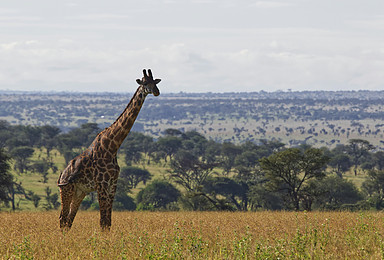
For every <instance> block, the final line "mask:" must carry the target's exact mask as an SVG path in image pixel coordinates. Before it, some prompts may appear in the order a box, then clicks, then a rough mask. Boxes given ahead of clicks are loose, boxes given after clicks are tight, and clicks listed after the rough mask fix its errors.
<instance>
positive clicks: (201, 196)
mask: <svg viewBox="0 0 384 260" xmlns="http://www.w3.org/2000/svg"><path fill="white" fill-rule="evenodd" d="M100 130H101V129H100V128H99V127H98V125H97V124H90V123H87V124H83V125H81V126H80V127H79V128H74V129H72V130H70V131H68V132H65V133H63V132H61V130H60V129H59V128H58V127H56V126H49V125H45V126H23V125H10V124H9V123H7V122H6V121H0V147H1V156H0V160H1V162H0V170H1V171H0V172H1V174H2V176H3V177H4V176H8V178H1V179H0V199H1V200H2V201H3V202H5V204H7V205H10V204H12V207H13V208H15V205H14V199H15V195H17V194H21V195H23V196H24V197H25V198H27V199H30V200H33V201H34V205H35V206H36V207H38V206H39V200H40V199H41V198H40V199H39V196H37V195H36V194H33V193H30V192H28V191H26V190H24V189H23V187H22V184H21V183H17V182H16V181H13V178H12V175H11V174H10V169H9V167H10V164H9V159H8V158H12V159H13V160H14V163H13V165H14V170H15V171H16V172H17V173H18V174H25V173H28V172H35V173H40V174H41V176H42V179H43V181H44V180H46V177H47V175H48V174H51V173H52V172H53V173H55V174H57V175H58V171H59V168H62V167H63V166H64V165H57V163H55V162H54V157H57V156H58V155H57V154H56V155H53V154H52V151H55V153H56V152H57V151H58V152H59V153H60V156H62V157H64V158H65V161H66V162H68V161H69V160H70V159H72V158H73V157H74V156H75V155H77V154H78V153H79V152H80V151H81V150H82V149H84V147H87V146H88V145H89V144H90V143H91V142H92V140H93V139H94V137H95V136H96V134H97V133H98V132H99V131H100ZM36 149H40V150H42V151H45V153H46V155H45V156H44V157H41V158H37V159H36V158H35V159H33V160H32V159H31V158H32V155H33V153H34V151H36ZM118 156H119V158H120V160H123V161H124V163H125V165H122V166H123V167H122V169H121V174H120V178H119V182H118V192H117V195H116V200H115V205H114V207H115V209H120V210H135V209H138V210H180V209H182V210H229V211H248V210H260V209H263V210H314V209H317V210H334V209H351V210H355V209H382V208H384V194H383V188H382V187H384V171H383V170H384V152H382V151H375V150H374V147H373V146H372V145H371V144H370V143H369V142H368V141H366V140H363V139H350V140H349V142H348V144H345V145H338V146H337V147H336V148H334V149H328V148H314V147H311V146H309V145H300V146H297V147H293V148H292V147H291V148H287V147H286V145H285V144H283V143H280V142H278V141H269V140H259V141H258V142H245V143H243V144H234V143H231V142H224V143H220V142H215V141H213V140H209V139H207V138H206V137H205V136H203V135H202V134H200V133H198V132H195V131H187V132H182V131H180V130H177V129H167V130H165V131H164V132H163V135H162V136H161V137H160V138H158V139H157V140H155V139H154V138H153V137H151V136H148V135H144V134H142V133H138V132H131V133H130V134H129V135H128V137H127V138H126V140H125V142H124V143H123V145H122V147H121V149H120V152H119V155H118ZM149 165H150V166H151V168H153V167H154V168H158V169H164V171H163V174H159V173H157V174H156V176H154V174H153V173H151V172H149V171H148V170H146V168H149V167H148V166H149ZM346 173H348V176H357V175H360V176H366V178H365V181H364V182H363V183H362V185H361V187H357V186H356V185H355V184H354V183H353V182H352V181H350V180H349V178H346V176H347V174H346ZM351 173H352V174H351ZM152 179H153V180H152ZM139 184H140V185H142V186H141V187H143V188H142V189H141V190H140V192H138V193H137V196H136V198H134V199H133V198H131V197H130V194H131V193H130V192H131V191H132V189H134V188H138V185H139ZM46 194H47V196H46V200H47V203H46V205H45V208H47V209H50V208H57V207H58V206H59V202H58V195H57V194H56V193H55V194H56V195H55V194H52V193H51V191H50V190H49V189H47V190H46ZM82 207H83V208H84V209H87V208H94V209H96V208H97V202H96V201H95V196H93V195H91V196H88V197H87V198H86V199H85V201H84V202H83V204H82Z"/></svg>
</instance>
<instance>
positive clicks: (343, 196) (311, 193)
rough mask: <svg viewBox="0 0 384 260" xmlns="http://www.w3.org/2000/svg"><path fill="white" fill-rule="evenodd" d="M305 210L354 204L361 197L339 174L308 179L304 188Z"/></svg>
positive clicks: (333, 208) (332, 208)
mask: <svg viewBox="0 0 384 260" xmlns="http://www.w3.org/2000/svg"><path fill="white" fill-rule="evenodd" d="M304 189H305V191H304V194H305V197H304V201H305V202H306V203H303V204H305V205H306V210H311V209H312V204H314V206H315V208H320V209H327V210H336V209H340V208H341V207H342V205H344V204H355V203H357V202H358V201H360V200H361V199H362V196H361V194H360V192H359V190H358V189H357V187H356V186H355V185H354V184H353V183H352V182H351V181H348V180H345V179H342V178H340V177H339V176H332V175H330V176H326V177H325V178H324V179H321V180H318V179H313V180H310V181H309V183H308V185H307V186H306V187H305V188H304Z"/></svg>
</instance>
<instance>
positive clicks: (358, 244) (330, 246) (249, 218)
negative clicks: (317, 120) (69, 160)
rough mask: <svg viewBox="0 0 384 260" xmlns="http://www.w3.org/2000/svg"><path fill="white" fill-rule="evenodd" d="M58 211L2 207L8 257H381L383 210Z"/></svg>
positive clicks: (0, 224) (0, 241)
mask: <svg viewBox="0 0 384 260" xmlns="http://www.w3.org/2000/svg"><path fill="white" fill-rule="evenodd" d="M58 215H59V212H57V211H52V212H20V213H0V256H1V258H2V259H382V258H383V256H384V213H374V212H362V213H350V212H308V213H307V212H300V213H296V212H254V213H251V212H246V213H245V212H244V213H240V212H236V213H230V212H114V213H113V223H112V228H111V231H109V232H101V230H100V228H99V226H98V221H99V215H98V212H79V213H78V215H77V217H76V219H75V222H74V225H73V228H72V229H71V230H70V231H69V232H67V233H63V232H61V231H60V230H59V228H58Z"/></svg>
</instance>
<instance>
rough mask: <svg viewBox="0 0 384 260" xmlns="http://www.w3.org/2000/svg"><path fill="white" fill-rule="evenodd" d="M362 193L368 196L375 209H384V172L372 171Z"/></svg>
mask: <svg viewBox="0 0 384 260" xmlns="http://www.w3.org/2000/svg"><path fill="white" fill-rule="evenodd" d="M361 189H362V191H363V192H364V193H365V194H366V195H367V198H368V199H367V200H368V202H370V204H372V205H373V207H374V208H376V209H378V210H380V209H383V208H384V171H383V170H381V171H379V170H371V171H369V172H368V179H367V180H365V181H364V182H363V184H362V185H361Z"/></svg>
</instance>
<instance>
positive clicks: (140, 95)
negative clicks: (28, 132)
mask: <svg viewBox="0 0 384 260" xmlns="http://www.w3.org/2000/svg"><path fill="white" fill-rule="evenodd" d="M148 72H149V76H148V75H147V74H146V71H145V70H144V77H143V79H142V80H137V82H138V83H139V84H140V86H139V88H138V89H137V91H136V93H135V94H134V96H133V97H132V99H131V101H130V102H129V104H128V105H127V107H126V108H125V110H124V111H123V113H122V114H121V115H120V116H119V117H118V118H117V120H116V121H115V122H114V123H113V124H112V125H111V126H110V127H108V128H106V129H104V130H103V131H102V132H100V133H99V134H98V135H97V136H96V138H95V140H94V141H93V142H92V144H91V145H90V146H89V147H88V148H87V149H86V150H85V151H84V152H83V153H82V154H80V155H79V156H77V157H75V158H74V159H72V160H71V161H70V162H69V164H68V166H67V167H66V168H65V169H64V171H63V172H62V173H61V175H60V177H59V180H58V186H59V187H60V195H61V204H62V210H61V214H60V228H62V229H64V228H67V229H69V228H71V226H72V222H73V220H74V218H75V216H76V213H77V210H78V208H79V206H80V203H81V202H82V200H83V199H84V197H85V196H86V195H87V194H88V193H90V192H92V191H97V195H98V200H99V206H100V226H101V227H102V228H103V229H105V228H107V229H109V227H110V226H111V213H112V203H113V199H114V197H115V193H116V186H117V179H118V177H119V172H120V167H119V165H118V164H117V158H116V155H117V151H118V149H119V147H120V145H121V144H122V142H123V141H124V139H125V137H126V136H127V135H128V133H129V131H130V130H131V128H132V126H133V123H134V122H135V120H136V118H137V116H138V114H139V112H140V109H141V107H142V105H143V103H144V100H145V97H146V96H147V95H148V94H153V95H155V96H158V95H159V94H160V93H159V90H158V88H157V86H156V84H157V83H159V82H160V80H159V79H156V80H153V77H152V73H151V71H150V70H149V71H148Z"/></svg>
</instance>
